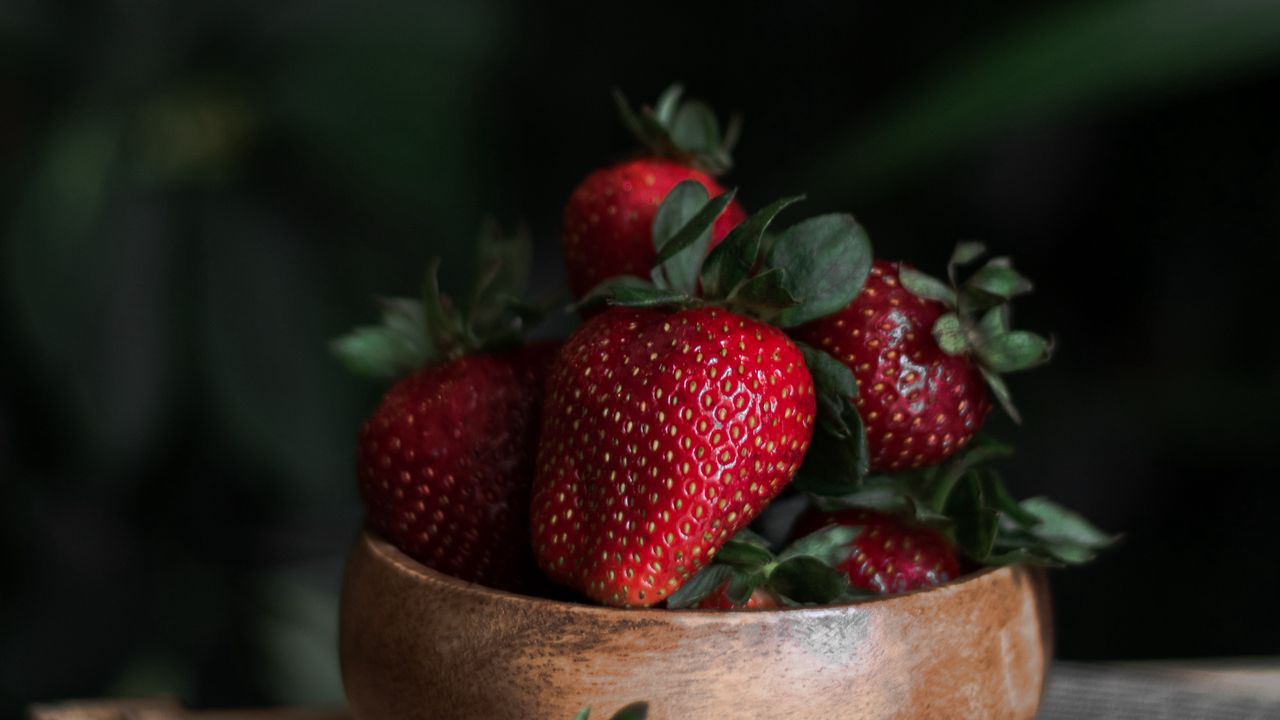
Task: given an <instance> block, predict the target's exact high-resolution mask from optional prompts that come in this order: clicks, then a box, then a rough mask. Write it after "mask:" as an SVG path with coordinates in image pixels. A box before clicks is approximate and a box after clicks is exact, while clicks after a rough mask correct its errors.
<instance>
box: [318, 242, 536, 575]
mask: <svg viewBox="0 0 1280 720" xmlns="http://www.w3.org/2000/svg"><path fill="white" fill-rule="evenodd" d="M526 245H527V240H516V241H505V240H503V239H501V238H500V237H498V236H497V235H496V234H494V233H492V232H490V233H487V234H486V235H484V236H483V237H482V241H481V243H480V247H481V250H482V272H481V274H480V281H479V282H478V283H477V288H476V290H477V291H476V292H475V293H474V294H473V297H474V300H473V301H472V303H471V304H470V305H469V306H468V307H467V308H465V312H460V311H459V310H457V309H455V308H454V307H453V306H452V305H450V304H449V303H448V302H447V301H446V300H445V299H444V298H442V297H441V296H440V294H439V292H438V288H437V286H436V271H435V268H434V266H433V268H432V271H431V273H430V275H429V278H428V279H429V282H428V284H427V291H426V293H425V298H424V300H423V301H422V302H417V301H412V300H395V301H388V302H387V305H386V311H385V313H384V322H383V325H381V326H378V327H367V328H361V329H358V330H357V331H355V332H354V333H352V334H351V335H348V336H346V337H344V338H341V339H340V340H338V341H337V342H336V343H335V350H336V351H337V352H338V354H339V356H340V357H342V358H343V359H344V360H345V361H347V363H348V364H349V365H351V366H352V367H353V369H356V370H358V371H361V372H364V373H366V374H374V375H378V376H381V377H388V376H390V377H395V376H400V375H403V374H405V373H408V376H407V377H405V378H404V379H402V380H400V381H399V382H398V383H396V384H395V386H394V387H392V388H391V390H390V391H389V392H388V393H387V394H386V396H385V397H383V399H382V402H381V403H380V404H379V405H378V407H377V409H376V410H375V411H374V412H373V414H372V415H370V416H369V418H368V420H367V421H366V422H365V424H364V427H363V429H362V430H361V432H360V440H359V448H358V452H357V456H356V475H357V480H358V483H359V489H360V495H361V497H362V498H363V499H364V502H365V505H366V507H367V509H368V522H369V526H370V527H371V528H372V529H373V530H374V531H375V532H377V533H378V534H380V535H382V536H383V537H385V538H387V539H388V540H390V541H391V542H392V543H393V544H395V545H396V546H397V547H398V548H400V549H401V550H402V551H404V552H405V553H406V554H408V555H410V556H412V557H413V558H415V559H417V560H419V561H421V562H422V563H423V564H425V565H428V566H430V567H433V568H435V569H437V570H440V571H442V572H445V573H448V574H450V575H454V576H456V577H459V578H462V579H464V580H469V581H475V582H481V583H485V584H488V585H492V586H495V587H501V588H521V587H527V586H528V584H529V583H530V581H531V580H532V579H534V578H536V576H537V573H536V571H534V569H533V568H534V564H533V560H532V556H531V554H530V551H529V543H528V525H527V518H528V507H529V489H530V486H531V484H532V478H533V463H534V459H535V457H536V453H537V440H538V416H539V414H540V412H541V404H542V388H543V386H544V382H545V377H546V373H547V368H548V367H549V365H550V364H551V361H552V359H553V358H554V356H555V353H556V351H557V349H558V343H546V342H543V343H535V344H533V345H527V346H523V347H516V348H511V345H512V344H513V342H514V341H515V339H516V338H515V335H516V333H517V332H518V330H519V329H520V325H521V319H520V318H519V317H518V316H517V315H515V314H514V313H513V312H511V311H510V310H509V309H508V308H505V307H504V305H503V303H504V298H505V297H508V296H509V295H514V294H518V293H519V291H520V289H521V287H520V286H521V284H522V282H523V270H521V269H520V267H518V266H521V265H523V260H522V259H523V258H526V257H527V256H528V250H527V247H526ZM414 368H421V369H416V370H415V369H414Z"/></svg>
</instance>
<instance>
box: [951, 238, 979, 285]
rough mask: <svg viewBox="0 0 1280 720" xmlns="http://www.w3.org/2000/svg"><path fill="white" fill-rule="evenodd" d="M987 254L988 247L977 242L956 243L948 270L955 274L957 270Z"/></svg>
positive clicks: (963, 241)
mask: <svg viewBox="0 0 1280 720" xmlns="http://www.w3.org/2000/svg"><path fill="white" fill-rule="evenodd" d="M986 253H987V246H986V245H984V244H982V243H980V242H977V241H976V240H962V241H960V242H958V243H956V247H955V249H954V250H952V251H951V259H950V260H948V261H947V270H948V271H949V272H952V273H953V278H952V279H953V280H954V271H955V269H956V268H959V267H962V266H964V265H968V264H969V263H971V262H973V261H974V260H977V259H978V258H980V257H982V256H983V255H985V254H986Z"/></svg>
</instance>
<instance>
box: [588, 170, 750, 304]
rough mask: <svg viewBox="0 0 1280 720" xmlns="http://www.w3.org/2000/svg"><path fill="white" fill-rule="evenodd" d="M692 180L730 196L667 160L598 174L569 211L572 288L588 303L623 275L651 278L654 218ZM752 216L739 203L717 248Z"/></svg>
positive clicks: (718, 234) (719, 224)
mask: <svg viewBox="0 0 1280 720" xmlns="http://www.w3.org/2000/svg"><path fill="white" fill-rule="evenodd" d="M686 180H692V181H694V182H697V183H698V184H700V185H702V186H703V187H704V188H706V189H707V191H708V192H709V193H711V194H712V195H719V194H721V193H723V192H724V188H723V187H721V186H720V184H719V183H717V182H716V181H715V180H714V179H712V178H711V177H709V176H708V175H706V174H705V173H703V172H700V171H698V170H695V169H693V168H690V167H686V166H684V165H680V164H678V163H675V162H672V161H671V160H666V159H663V158H655V157H647V158H641V159H638V160H628V161H626V162H621V163H618V164H616V165H610V166H608V167H605V168H601V169H599V170H596V171H594V172H592V173H591V174H590V175H588V176H587V178H586V179H585V180H583V181H582V183H581V184H579V185H578V187H576V188H574V190H573V194H572V195H570V196H569V202H568V204H567V205H565V208H564V221H563V228H564V230H563V233H564V234H563V247H564V258H565V267H566V270H567V272H568V275H569V287H570V289H571V290H572V291H573V294H574V297H576V298H582V297H584V296H585V295H586V294H587V293H588V292H590V291H591V289H592V288H594V287H596V286H597V285H599V284H600V283H601V282H603V281H605V280H607V279H609V278H611V277H615V276H618V275H641V276H643V275H645V274H647V273H648V271H649V267H650V266H651V265H653V259H654V255H655V251H654V249H653V240H652V239H651V231H652V228H653V216H654V214H655V213H657V211H658V206H659V205H660V204H662V199H663V198H665V197H666V196H667V193H669V192H671V189H672V188H674V187H675V186H676V185H678V184H680V183H681V182H684V181H686ZM745 216H746V213H745V212H743V210H742V206H741V205H739V204H738V203H737V202H736V201H735V202H732V203H730V204H729V206H728V207H727V208H725V210H724V213H723V214H722V215H720V217H719V218H717V219H716V223H715V225H714V226H713V229H712V232H711V243H710V245H711V247H715V246H716V245H718V244H719V243H720V241H721V240H723V239H724V236H725V235H728V234H729V231H730V230H732V229H733V228H734V226H735V225H737V224H738V223H740V222H742V219H743V218H744V217H745Z"/></svg>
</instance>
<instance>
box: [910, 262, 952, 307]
mask: <svg viewBox="0 0 1280 720" xmlns="http://www.w3.org/2000/svg"><path fill="white" fill-rule="evenodd" d="M898 280H900V281H902V287H904V288H906V289H907V292H909V293H911V294H912V295H915V296H916V297H922V298H924V299H926V300H938V301H940V302H943V303H946V304H947V306H948V307H955V304H956V291H955V290H953V289H951V287H950V286H949V285H947V284H946V283H944V282H942V281H941V280H939V279H937V278H935V277H933V276H930V275H925V274H924V273H922V272H920V271H919V270H916V269H914V268H909V267H907V266H905V265H903V266H900V267H899V268H898Z"/></svg>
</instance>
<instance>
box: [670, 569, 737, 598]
mask: <svg viewBox="0 0 1280 720" xmlns="http://www.w3.org/2000/svg"><path fill="white" fill-rule="evenodd" d="M735 574H736V573H735V571H734V569H733V567H731V566H729V565H721V564H717V563H712V564H711V565H708V566H706V567H704V568H702V570H700V571H699V572H698V573H697V574H696V575H694V576H693V577H691V578H689V579H688V580H686V581H685V583H684V584H683V585H681V586H680V588H679V589H678V590H676V591H675V592H673V593H671V596H670V597H668V598H667V607H669V608H672V609H680V608H689V607H693V606H694V605H697V604H698V603H699V602H700V601H701V600H702V599H703V598H705V597H706V596H708V595H710V594H711V593H712V592H715V590H716V588H718V587H720V586H721V585H724V584H725V583H727V582H729V581H730V580H731V579H733V576H734V575H735Z"/></svg>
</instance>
